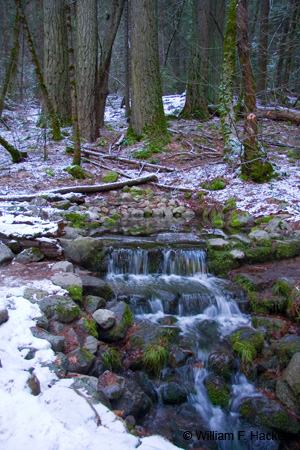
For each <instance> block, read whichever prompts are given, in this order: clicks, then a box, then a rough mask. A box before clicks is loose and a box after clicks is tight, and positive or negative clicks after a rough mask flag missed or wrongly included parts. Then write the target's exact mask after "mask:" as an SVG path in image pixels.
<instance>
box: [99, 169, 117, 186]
mask: <svg viewBox="0 0 300 450" xmlns="http://www.w3.org/2000/svg"><path fill="white" fill-rule="evenodd" d="M118 177H119V174H118V172H115V171H114V170H112V171H111V172H108V173H107V174H106V175H105V177H103V178H102V181H103V182H104V183H113V182H115V181H117V179H118Z"/></svg>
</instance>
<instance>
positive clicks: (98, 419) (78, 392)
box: [72, 388, 101, 427]
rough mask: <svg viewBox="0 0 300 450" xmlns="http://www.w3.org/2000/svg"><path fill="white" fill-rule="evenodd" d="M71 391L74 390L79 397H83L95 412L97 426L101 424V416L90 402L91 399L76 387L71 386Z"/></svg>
mask: <svg viewBox="0 0 300 450" xmlns="http://www.w3.org/2000/svg"><path fill="white" fill-rule="evenodd" d="M72 389H73V391H75V392H76V394H78V395H80V397H83V398H84V399H85V401H86V402H87V403H88V405H89V406H90V407H91V408H92V410H93V411H94V413H95V416H96V424H97V425H98V427H99V426H100V425H101V417H100V416H99V414H98V412H97V410H96V408H95V407H94V405H93V403H92V402H91V400H90V399H89V398H87V397H86V396H85V395H84V394H83V393H82V392H80V391H79V390H78V389H76V388H72Z"/></svg>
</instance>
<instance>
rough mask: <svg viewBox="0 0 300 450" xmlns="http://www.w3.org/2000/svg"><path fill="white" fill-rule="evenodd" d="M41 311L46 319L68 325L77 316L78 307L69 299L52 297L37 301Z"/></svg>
mask: <svg viewBox="0 0 300 450" xmlns="http://www.w3.org/2000/svg"><path fill="white" fill-rule="evenodd" d="M39 307H40V309H41V311H42V312H43V313H44V314H45V315H46V317H47V318H48V319H54V320H58V321H59V322H62V323H70V322H72V321H73V320H74V319H76V318H77V317H78V315H79V312H80V309H79V306H78V305H76V303H75V302H74V301H73V300H72V299H71V298H70V297H60V296H58V295H53V296H49V297H45V298H43V299H42V300H40V301H39Z"/></svg>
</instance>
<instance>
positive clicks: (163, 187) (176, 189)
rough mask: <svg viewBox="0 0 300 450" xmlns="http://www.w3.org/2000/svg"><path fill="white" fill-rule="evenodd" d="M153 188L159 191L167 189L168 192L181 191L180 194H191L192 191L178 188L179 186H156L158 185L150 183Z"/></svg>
mask: <svg viewBox="0 0 300 450" xmlns="http://www.w3.org/2000/svg"><path fill="white" fill-rule="evenodd" d="M150 184H152V185H153V186H156V187H158V188H160V189H167V190H169V191H182V192H191V191H192V190H193V189H189V188H184V187H179V186H167V185H166V184H158V183H150Z"/></svg>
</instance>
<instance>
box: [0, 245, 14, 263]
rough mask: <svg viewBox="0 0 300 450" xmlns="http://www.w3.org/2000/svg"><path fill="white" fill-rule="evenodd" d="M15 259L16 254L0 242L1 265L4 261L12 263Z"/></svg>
mask: <svg viewBox="0 0 300 450" xmlns="http://www.w3.org/2000/svg"><path fill="white" fill-rule="evenodd" d="M14 257H15V254H14V253H13V252H12V251H11V249H10V248H8V247H7V246H6V245H5V244H3V243H2V242H0V264H1V263H2V262H4V261H10V260H12V259H13V258H14Z"/></svg>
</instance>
